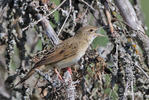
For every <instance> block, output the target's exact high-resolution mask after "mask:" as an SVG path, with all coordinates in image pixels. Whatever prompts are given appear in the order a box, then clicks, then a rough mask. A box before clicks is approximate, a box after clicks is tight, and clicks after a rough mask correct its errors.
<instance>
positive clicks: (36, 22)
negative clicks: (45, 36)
mask: <svg viewBox="0 0 149 100" xmlns="http://www.w3.org/2000/svg"><path fill="white" fill-rule="evenodd" d="M66 1H67V0H64V1H63V2H62V3H61V4H59V5H58V6H57V7H56V8H55V9H54V10H53V11H52V12H50V13H49V14H47V15H46V16H44V17H42V18H40V19H39V20H38V21H35V22H34V23H32V24H31V25H29V26H27V27H25V28H23V29H22V31H25V30H27V29H28V28H29V27H31V26H33V25H36V24H38V23H39V22H40V21H41V20H43V19H45V18H47V17H48V16H50V15H51V14H53V13H54V12H55V11H57V10H58V9H59V8H60V7H61V6H62V5H63V4H64V3H65V2H66Z"/></svg>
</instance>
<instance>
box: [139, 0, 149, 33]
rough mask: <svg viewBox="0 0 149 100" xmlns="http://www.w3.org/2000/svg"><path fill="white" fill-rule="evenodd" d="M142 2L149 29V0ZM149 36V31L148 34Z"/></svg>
mask: <svg viewBox="0 0 149 100" xmlns="http://www.w3.org/2000/svg"><path fill="white" fill-rule="evenodd" d="M140 1H141V8H142V11H143V13H144V18H145V24H146V25H147V27H149V5H148V4H149V0H140ZM146 33H147V34H148V35H149V30H147V32H146Z"/></svg>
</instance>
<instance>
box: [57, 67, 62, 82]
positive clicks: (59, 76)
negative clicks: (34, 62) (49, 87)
mask: <svg viewBox="0 0 149 100" xmlns="http://www.w3.org/2000/svg"><path fill="white" fill-rule="evenodd" d="M55 73H56V74H57V75H58V78H59V79H60V80H63V78H62V76H61V75H60V73H59V72H58V70H57V68H55Z"/></svg>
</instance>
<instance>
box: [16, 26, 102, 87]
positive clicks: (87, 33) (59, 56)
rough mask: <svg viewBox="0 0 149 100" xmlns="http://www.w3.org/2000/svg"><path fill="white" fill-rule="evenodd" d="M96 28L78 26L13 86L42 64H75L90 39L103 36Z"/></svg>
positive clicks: (59, 65) (63, 65) (49, 66)
mask: <svg viewBox="0 0 149 100" xmlns="http://www.w3.org/2000/svg"><path fill="white" fill-rule="evenodd" d="M97 30H98V28H97V27H95V26H85V27H82V28H80V29H79V30H78V31H77V34H76V35H75V36H74V37H71V38H69V39H66V40H64V41H63V42H62V43H60V44H59V45H57V46H56V47H55V48H54V51H53V52H52V53H50V54H48V55H45V56H44V57H43V58H41V60H40V61H38V62H37V63H35V65H34V67H33V68H32V69H31V70H30V71H29V72H28V73H27V75H26V76H25V77H24V78H23V79H21V80H20V81H19V82H18V83H17V84H16V85H15V86H17V85H18V84H20V83H23V82H24V81H25V80H27V79H28V78H29V77H30V76H31V75H33V73H34V72H35V69H41V66H42V65H48V66H44V68H43V69H51V68H58V69H61V68H66V67H68V66H72V65H74V64H76V63H77V62H78V61H79V60H80V58H81V57H82V56H83V55H84V54H85V52H86V50H87V48H88V47H89V45H90V44H91V43H92V41H93V40H94V39H95V38H96V37H98V36H103V35H101V34H97V33H96V31H97Z"/></svg>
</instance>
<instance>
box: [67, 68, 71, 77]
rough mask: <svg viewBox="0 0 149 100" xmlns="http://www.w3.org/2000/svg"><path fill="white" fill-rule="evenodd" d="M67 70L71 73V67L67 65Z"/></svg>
mask: <svg viewBox="0 0 149 100" xmlns="http://www.w3.org/2000/svg"><path fill="white" fill-rule="evenodd" d="M67 71H68V72H69V73H70V74H71V75H72V70H71V67H67Z"/></svg>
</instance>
